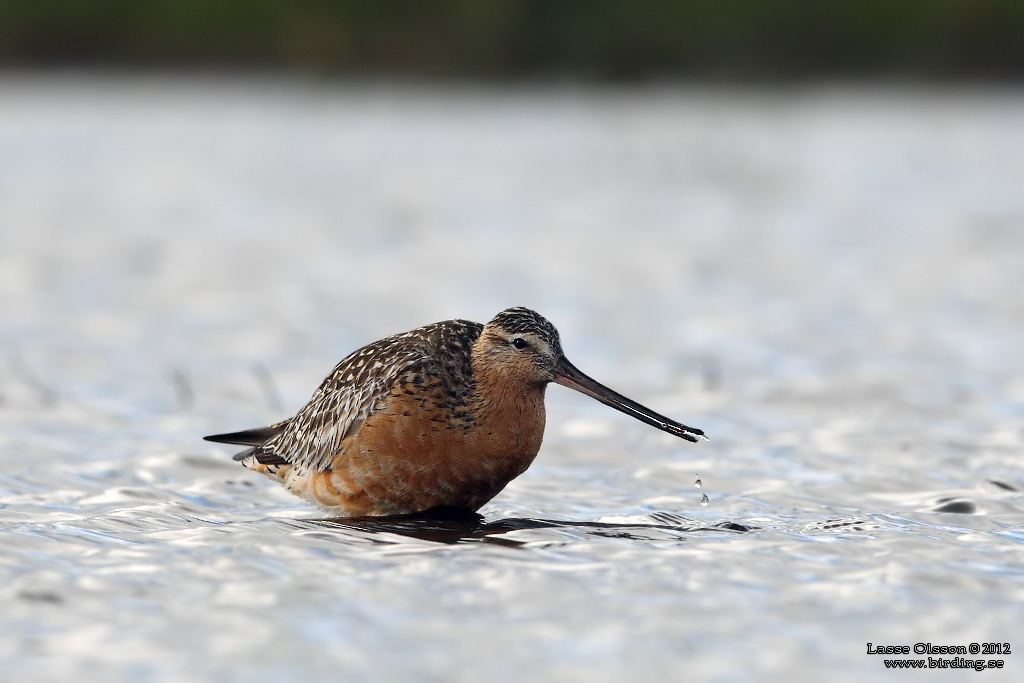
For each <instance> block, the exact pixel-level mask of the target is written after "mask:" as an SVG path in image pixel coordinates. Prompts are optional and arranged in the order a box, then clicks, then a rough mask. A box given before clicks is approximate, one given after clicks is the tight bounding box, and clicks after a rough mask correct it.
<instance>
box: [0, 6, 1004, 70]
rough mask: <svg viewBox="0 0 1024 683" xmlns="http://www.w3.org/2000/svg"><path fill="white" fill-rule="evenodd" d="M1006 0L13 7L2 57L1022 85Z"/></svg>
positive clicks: (125, 64) (1, 16)
mask: <svg viewBox="0 0 1024 683" xmlns="http://www.w3.org/2000/svg"><path fill="white" fill-rule="evenodd" d="M1022 25H1024V6H1022V5H1021V3H1020V2H1016V1H1015V0H987V1H985V0H983V1H981V2H965V1H962V0H932V1H926V0H911V1H908V2H901V3H899V4H898V5H893V3H890V2H884V1H882V0H870V1H866V2H856V3H821V2H813V1H811V0H788V1H786V2H777V3H770V4H769V3H763V2H754V1H751V0H724V1H719V2H712V1H701V2H687V3H679V2H671V1H669V0H650V1H648V2H644V3H643V4H642V5H640V6H639V7H635V6H632V5H630V4H628V3H621V2H613V1H611V0H555V1H552V2H545V1H544V0H528V1H523V2H516V1H514V0H496V1H494V2H486V3H479V2H472V1H470V0H441V1H440V2H432V3H417V2H410V1H409V0H384V1H382V2H351V1H345V2H338V1H335V2H331V1H328V0H319V1H316V0H298V1H295V2H289V1H287V0H251V1H250V2H235V1H231V0H219V1H216V2H201V1H193V0H147V1H145V2H130V1H127V0H97V1H95V2H89V3H81V2H74V1H73V0H37V1H32V2H29V1H25V0H8V1H7V2H5V3H3V6H2V7H0V27H2V34H0V60H2V63H4V64H5V65H7V66H12V65H13V66H86V67H122V68H130V69H134V68H140V67H142V68H152V67H162V68H183V67H186V68H200V69H209V68H230V69H259V70H266V69H271V70H278V71H287V72H300V73H317V74H329V75H339V74H344V75H354V74H358V75H363V76H375V77H379V76H389V77H395V76H397V77H403V78H408V77H470V78H479V79H491V78H497V79H502V80H508V79H522V78H537V77H541V78H551V77H559V78H585V79H602V80H604V79H613V80H637V79H641V80H644V79H658V78H686V79H693V80H711V81H714V80H719V79H729V80H738V81H757V80H764V79H770V80H775V79H801V78H821V77H844V78H849V77H856V78H865V77H888V78H893V77H910V78H915V79H921V78H924V79H946V78H956V79H965V78H983V79H990V80H991V79H998V80H1006V79H1008V80H1013V81H1016V80H1019V79H1020V77H1021V69H1022V67H1024V45H1022V43H1021V40H1020V37H1021V26H1022Z"/></svg>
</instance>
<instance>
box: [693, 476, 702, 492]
mask: <svg viewBox="0 0 1024 683" xmlns="http://www.w3.org/2000/svg"><path fill="white" fill-rule="evenodd" d="M693 476H695V477H697V481H695V482H693V487H694V488H695V489H699V488H700V487H701V481H700V475H699V474H695V475H693Z"/></svg>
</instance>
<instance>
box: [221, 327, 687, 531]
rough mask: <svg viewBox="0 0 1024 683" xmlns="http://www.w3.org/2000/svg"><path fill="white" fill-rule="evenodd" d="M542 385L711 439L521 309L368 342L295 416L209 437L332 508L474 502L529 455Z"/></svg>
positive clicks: (383, 511) (539, 423)
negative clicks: (610, 376)
mask: <svg viewBox="0 0 1024 683" xmlns="http://www.w3.org/2000/svg"><path fill="white" fill-rule="evenodd" d="M550 382H557V383H558V384H561V385H563V386H567V387H569V388H570V389H575V390H576V391H579V392H582V393H584V394H586V395H587V396H591V397H593V398H595V399H597V400H598V401H601V402H602V403H604V404H606V405H609V406H611V407H612V408H615V409H616V410H620V411H622V412H624V413H626V414H627V415H632V416H633V417H635V418H636V419H638V420H640V421H642V422H646V423H647V424H649V425H653V426H655V427H657V428H658V429H661V430H663V431H666V432H668V433H669V434H674V435H675V436H678V437H680V438H683V439H686V440H687V441H694V442H696V441H698V440H700V439H706V438H707V437H706V436H704V432H702V431H701V430H699V429H694V428H693V427H687V426H686V425H682V424H679V423H678V422H676V421H674V420H670V419H669V418H667V417H664V416H662V415H659V414H658V413H655V412H654V411H652V410H650V409H649V408H645V407H644V406H642V405H640V404H639V403H636V402H635V401H632V400H630V399H628V398H626V397H625V396H622V395H621V394H618V393H616V392H614V391H612V390H611V389H609V388H608V387H605V386H603V385H602V384H599V383H598V382H596V381H595V380H593V379H591V378H590V377H587V376H586V375H584V374H583V373H582V372H580V371H579V370H577V369H576V368H575V366H573V365H572V364H571V363H570V362H569V361H568V360H567V359H566V358H565V355H564V354H563V353H562V345H561V342H560V341H559V336H558V330H556V329H555V327H554V326H553V325H552V324H551V323H550V322H548V321H547V320H546V319H545V318H543V317H541V316H540V315H539V314H537V313H535V312H534V311H531V310H529V309H527V308H521V307H520V308H510V309H508V310H505V311H502V312H501V313H499V314H498V315H496V316H495V317H494V319H493V320H491V321H490V322H489V323H487V324H486V325H481V324H480V323H474V322H469V321H466V320H447V321H444V322H439V323H434V324H433V325H427V326H425V327H420V328H418V329H415V330H412V331H411V332H406V333H404V334H398V335H395V336H393V337H388V338H386V339H382V340H380V341H378V342H374V343H373V344H370V345H368V346H364V347H363V348H361V349H359V350H357V351H355V352H353V353H352V354H350V355H349V356H348V357H346V358H345V359H344V360H342V361H341V362H340V363H338V365H337V366H336V367H335V368H334V371H333V372H332V373H331V374H330V375H329V376H328V377H327V378H326V379H325V380H324V381H323V383H322V384H321V385H320V388H319V389H317V390H316V393H314V394H313V398H312V399H310V401H309V403H307V404H306V406H305V407H304V408H302V410H300V411H299V413H298V414H297V415H296V416H295V417H293V418H291V419H289V420H285V421H283V422H278V423H277V424H274V425H271V426H269V427H262V428H259V429H250V430H246V431H241V432H234V433H231V434H216V435H213V436H207V437H205V438H206V440H208V441H216V442H220V443H230V444H239V445H243V446H248V447H249V448H248V449H247V450H245V451H242V452H241V453H239V454H237V455H236V456H235V460H239V461H241V463H242V464H243V465H245V466H246V467H248V468H249V469H251V470H255V471H257V472H260V473H262V474H264V475H266V476H268V477H270V478H271V479H273V480H275V481H277V482H279V483H281V484H283V485H284V486H285V488H287V489H288V490H289V491H291V492H292V493H294V494H296V495H298V496H300V497H302V498H304V499H306V500H308V501H310V502H313V503H316V504H317V505H320V506H321V507H323V508H324V509H326V510H327V511H328V512H330V513H331V514H334V515H337V516H342V517H361V516H379V515H402V514H410V513H415V512H423V511H427V510H431V509H434V508H442V507H444V508H460V509H465V510H471V511H472V510H477V509H478V508H480V507H481V506H482V505H483V504H484V503H486V502H487V501H489V500H490V499H491V498H493V497H494V496H496V495H497V494H498V493H499V492H500V491H501V490H502V489H503V488H505V486H506V485H507V484H508V483H509V482H510V481H512V480H513V479H514V478H516V477H517V476H519V475H520V474H522V473H523V472H524V471H526V468H527V467H529V466H530V463H532V462H533V459H534V458H535V457H536V456H537V451H538V450H539V449H540V443H541V439H542V438H543V436H544V391H545V389H546V387H547V385H548V384H549V383H550Z"/></svg>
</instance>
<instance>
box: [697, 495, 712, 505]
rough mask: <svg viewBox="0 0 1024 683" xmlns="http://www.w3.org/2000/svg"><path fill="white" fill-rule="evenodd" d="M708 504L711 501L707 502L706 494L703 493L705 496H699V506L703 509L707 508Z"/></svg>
mask: <svg viewBox="0 0 1024 683" xmlns="http://www.w3.org/2000/svg"><path fill="white" fill-rule="evenodd" d="M710 502H711V501H710V500H708V494H706V493H705V494H704V495H703V496H701V497H700V504H701V505H702V506H704V507H707V506H708V503H710Z"/></svg>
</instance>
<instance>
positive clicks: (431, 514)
mask: <svg viewBox="0 0 1024 683" xmlns="http://www.w3.org/2000/svg"><path fill="white" fill-rule="evenodd" d="M652 517H653V518H654V519H656V520H657V519H661V520H662V521H664V522H665V523H664V524H630V523H617V522H567V521H560V520H554V519H531V518H509V519H499V520H497V521H493V522H488V521H485V520H484V517H483V516H482V515H478V514H477V513H475V512H470V511H469V510H461V509H457V508H436V509H434V510H428V511H426V512H421V513H416V514H411V515H400V516H395V517H345V518H332V519H316V520H309V521H310V522H311V523H314V524H317V525H320V526H324V527H329V528H335V529H338V528H340V529H349V530H353V529H354V530H358V531H363V532H369V533H388V534H398V535H401V536H407V537H410V538H416V539H420V540H424V541H433V542H436V543H448V544H454V543H465V542H482V543H496V544H498V545H505V546H511V547H517V546H523V545H526V543H525V542H523V541H517V540H514V539H511V538H501V535H502V534H506V533H509V532H511V531H522V530H524V529H566V530H572V531H573V532H575V533H579V534H582V535H584V536H589V537H591V538H620V539H627V540H635V541H648V540H652V539H651V538H650V536H649V535H645V533H647V534H649V532H651V531H660V532H673V533H675V534H679V533H694V532H704V531H719V532H720V531H725V532H729V533H746V532H748V531H753V530H755V529H756V528H757V527H754V526H749V525H744V524H738V523H736V522H720V523H718V524H712V525H702V524H699V523H697V522H695V521H693V520H688V519H686V518H684V517H680V516H678V515H673V514H671V513H654V515H653V516H652Z"/></svg>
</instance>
